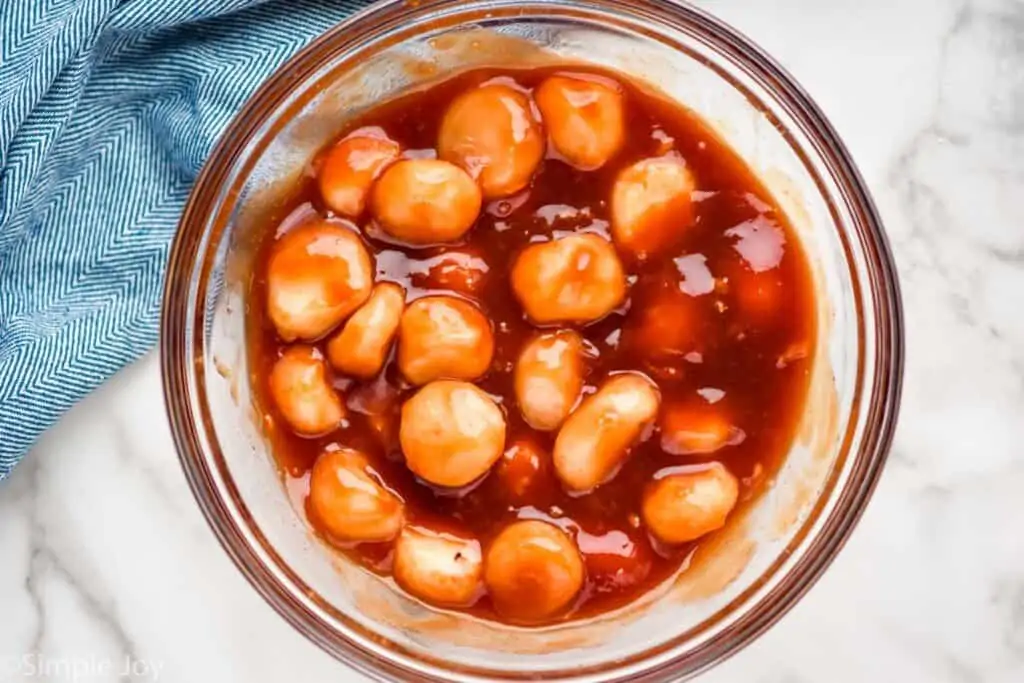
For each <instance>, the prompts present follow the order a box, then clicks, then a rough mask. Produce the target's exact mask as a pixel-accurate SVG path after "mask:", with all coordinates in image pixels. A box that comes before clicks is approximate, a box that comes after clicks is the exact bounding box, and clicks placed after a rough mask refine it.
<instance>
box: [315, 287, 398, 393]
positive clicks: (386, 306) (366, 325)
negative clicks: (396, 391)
mask: <svg viewBox="0 0 1024 683" xmlns="http://www.w3.org/2000/svg"><path fill="white" fill-rule="evenodd" d="M403 310H405V290H403V289H402V287H400V286H399V285H396V284H394V283H391V282H383V283H381V284H379V285H377V286H376V287H374V288H373V291H372V292H371V293H370V298H369V299H367V301H366V303H365V304H363V306H362V308H360V309H359V310H358V311H356V312H355V313H353V314H352V317H351V318H349V319H348V321H347V322H346V323H345V325H344V327H342V328H341V332H339V333H338V334H336V335H334V336H333V337H331V340H330V341H329V342H328V343H327V358H328V359H329V360H330V361H331V365H333V366H334V367H335V368H337V369H338V370H340V371H341V372H343V373H345V374H347V375H352V376H353V377H358V378H360V379H369V378H371V377H373V376H374V375H376V374H377V373H378V372H380V370H381V368H382V367H384V361H386V360H387V357H388V353H389V352H390V350H391V342H392V341H394V339H395V335H396V334H397V333H398V324H399V322H400V321H401V319H402V311H403Z"/></svg>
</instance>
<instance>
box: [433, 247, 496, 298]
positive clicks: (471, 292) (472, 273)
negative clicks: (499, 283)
mask: <svg viewBox="0 0 1024 683" xmlns="http://www.w3.org/2000/svg"><path fill="white" fill-rule="evenodd" d="M427 263H428V265H427V267H428V270H427V274H426V277H424V278H423V284H424V286H426V287H427V288H428V289H444V290H448V291H451V292H458V293H459V294H464V295H466V296H469V297H473V296H477V295H479V294H480V293H481V291H482V290H483V288H484V285H485V283H486V282H487V274H488V273H489V272H490V270H491V267H490V265H489V264H488V263H487V261H486V260H484V258H483V256H482V255H481V254H480V253H479V251H477V250H472V249H468V248H458V249H451V250H448V251H446V252H445V253H443V254H440V255H438V256H435V257H433V258H431V259H429V261H428V262H427Z"/></svg>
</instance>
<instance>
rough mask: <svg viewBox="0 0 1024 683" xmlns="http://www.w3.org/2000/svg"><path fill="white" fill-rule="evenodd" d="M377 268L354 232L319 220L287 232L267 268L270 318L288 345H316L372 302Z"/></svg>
mask: <svg viewBox="0 0 1024 683" xmlns="http://www.w3.org/2000/svg"><path fill="white" fill-rule="evenodd" d="M373 274H374V273H373V262H372V260H371V259H370V253H369V252H368V251H367V250H366V246H365V245H364V244H363V242H362V240H361V239H360V237H359V235H358V234H357V232H356V229H355V226H354V225H352V224H351V223H348V222H340V221H325V220H317V221H313V222H311V223H306V224H304V225H300V226H299V227H297V228H294V229H292V230H290V231H289V232H287V233H286V234H285V235H284V237H282V238H281V239H279V240H278V241H277V242H276V243H274V245H273V246H272V247H271V250H270V258H269V260H268V262H267V284H266V292H267V314H268V315H269V316H270V320H271V321H272V322H273V323H274V327H275V328H276V329H277V334H278V335H279V336H280V337H281V339H283V340H285V341H295V340H296V339H303V340H307V341H316V340H317V339H320V338H321V337H323V336H324V335H326V334H327V333H328V332H330V331H331V330H333V329H334V328H335V327H337V326H338V325H339V324H340V323H341V322H342V321H344V320H345V318H347V317H348V316H349V314H351V313H352V311H354V310H356V309H357V308H359V307H360V306H362V305H363V303H365V302H366V299H367V298H369V296H370V290H371V289H372V287H373Z"/></svg>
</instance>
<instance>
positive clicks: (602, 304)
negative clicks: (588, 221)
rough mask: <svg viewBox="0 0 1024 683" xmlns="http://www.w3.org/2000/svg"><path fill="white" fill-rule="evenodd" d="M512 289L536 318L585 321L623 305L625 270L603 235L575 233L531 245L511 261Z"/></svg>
mask: <svg viewBox="0 0 1024 683" xmlns="http://www.w3.org/2000/svg"><path fill="white" fill-rule="evenodd" d="M511 277H512V291H513V292H514V293H515V296H516V299H518V300H519V303H520V304H521V305H522V307H523V309H524V310H525V311H526V315H527V316H528V317H529V318H530V319H531V320H532V321H533V322H535V323H538V324H541V325H545V324H550V323H587V322H592V321H595V320H600V319H601V318H603V317H605V316H606V315H608V314H609V313H611V312H612V311H613V310H615V309H616V308H618V306H619V305H620V304H622V301H623V299H624V298H625V296H626V274H625V272H624V271H623V269H622V262H621V261H620V260H619V257H618V254H616V253H615V248H614V247H613V246H612V245H611V243H610V242H608V240H606V239H604V238H603V237H601V236H600V235H594V234H590V233H584V234H574V235H568V236H566V237H562V238H560V239H557V240H554V241H551V242H541V243H538V244H532V245H530V246H528V247H527V248H526V249H524V250H523V251H522V252H520V254H519V256H518V257H517V258H516V260H515V263H514V264H513V266H512V276H511Z"/></svg>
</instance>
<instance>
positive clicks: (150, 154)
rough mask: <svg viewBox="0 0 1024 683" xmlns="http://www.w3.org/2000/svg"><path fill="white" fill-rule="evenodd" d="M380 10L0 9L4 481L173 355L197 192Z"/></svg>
mask: <svg viewBox="0 0 1024 683" xmlns="http://www.w3.org/2000/svg"><path fill="white" fill-rule="evenodd" d="M365 4H367V3H366V2H365V1H362V0H267V1H265V2H259V1H258V0H0V480H2V479H3V478H5V477H6V476H7V475H8V474H9V473H10V471H11V469H12V468H13V467H14V466H15V464H16V463H17V462H18V460H20V459H21V457H22V456H23V455H24V454H25V452H26V451H27V450H28V449H29V447H30V446H31V445H32V443H33V442H34V441H35V439H36V438H37V437H38V436H39V434H40V433H42V432H43V431H44V430H45V429H46V428H47V427H49V426H50V425H51V424H53V422H55V421H56V420H57V418H58V417H59V416H60V415H61V414H62V413H63V412H64V411H65V410H67V409H68V408H69V407H70V406H71V405H72V404H73V403H74V402H75V401H77V400H78V399H80V398H81V397H82V396H84V395H85V394H86V393H88V392H89V391H91V390H92V389H93V388H95V387H96V386H97V385H99V384H100V383H101V382H103V381H104V380H105V379H106V378H107V377H109V376H110V375H111V374H113V373H114V372H115V371H116V370H117V369H118V368H120V367H121V366H123V365H125V364H126V363H128V362H130V361H132V360H134V359H135V358H137V357H138V356H140V355H141V354H142V353H143V352H144V351H146V350H147V349H149V348H150V347H151V346H152V345H153V344H154V342H155V341H156V338H157V319H158V314H159V307H160V291H161V283H162V279H163V270H164V264H165V262H166V259H167V255H168V249H169V245H170V242H171V239H172V237H173V235H174V230H175V226H176V223H177V220H178V217H179V215H180V213H181V210H182V207H183V206H184V202H185V198H186V196H187V195H188V191H189V187H190V185H191V184H192V181H193V180H194V179H195V177H196V175H197V173H198V172H199V168H200V166H201V164H202V163H203V161H204V159H205V158H206V156H207V154H208V153H209V152H210V150H211V148H212V146H213V144H214V142H215V140H216V138H217V136H218V135H219V134H220V132H221V130H222V129H223V128H224V126H225V125H226V123H227V122H228V121H229V119H230V118H231V117H232V115H234V114H235V112H236V111H237V110H238V109H239V107H240V105H241V104H242V102H244V101H245V99H246V98H247V97H248V96H249V95H250V94H252V92H253V91H254V90H255V89H256V87H257V86H258V85H259V84H260V83H261V82H262V81H263V80H264V79H265V78H266V77H267V76H269V75H270V73H271V72H272V71H273V70H274V69H275V68H277V67H278V66H279V65H280V64H281V63H282V62H283V61H284V60H285V59H287V58H288V57H289V56H290V55H292V54H293V53H295V52H296V51H297V50H298V49H299V48H300V47H302V46H303V45H304V44H306V43H307V42H309V41H310V40H311V39H312V38H314V37H316V36H317V35H318V34H320V33H322V32H323V31H325V30H326V29H327V28H329V27H330V26H332V25H334V24H336V23H337V22H338V21H340V20H341V19H343V18H344V17H346V16H347V15H349V14H351V13H352V11H354V10H355V9H357V8H359V7H361V6H363V5H365Z"/></svg>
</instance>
